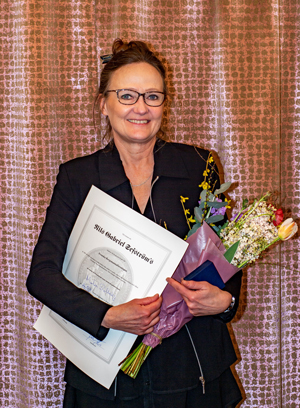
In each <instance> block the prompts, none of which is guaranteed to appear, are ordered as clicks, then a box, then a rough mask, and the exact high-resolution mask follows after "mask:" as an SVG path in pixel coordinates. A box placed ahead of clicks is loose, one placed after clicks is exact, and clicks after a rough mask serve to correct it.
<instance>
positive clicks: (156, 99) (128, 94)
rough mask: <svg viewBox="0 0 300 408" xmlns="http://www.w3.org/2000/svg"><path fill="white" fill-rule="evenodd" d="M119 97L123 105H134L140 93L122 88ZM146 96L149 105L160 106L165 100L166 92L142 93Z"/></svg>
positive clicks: (118, 93) (145, 99)
mask: <svg viewBox="0 0 300 408" xmlns="http://www.w3.org/2000/svg"><path fill="white" fill-rule="evenodd" d="M117 95H118V99H119V101H120V102H121V103H122V104H123V105H133V104H135V103H136V102H137V100H138V98H139V96H140V94H139V93H138V92H136V91H132V90H130V89H120V90H119V91H118V92H117ZM141 96H143V97H144V101H145V103H146V104H147V105H149V106H160V105H161V104H162V103H163V101H164V100H165V94H163V93H160V92H155V91H151V92H146V93H145V94H141Z"/></svg>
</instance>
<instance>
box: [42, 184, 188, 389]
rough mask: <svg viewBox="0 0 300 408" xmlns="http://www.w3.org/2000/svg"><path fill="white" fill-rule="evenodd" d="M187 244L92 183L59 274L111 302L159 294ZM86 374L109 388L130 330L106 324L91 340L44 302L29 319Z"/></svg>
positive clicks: (125, 350)
mask: <svg viewBox="0 0 300 408" xmlns="http://www.w3.org/2000/svg"><path fill="white" fill-rule="evenodd" d="M187 246H188V244H187V243H186V242H185V241H183V240H182V239H180V238H178V237H177V236H176V235H174V234H172V233H171V232H169V231H167V230H166V229H165V228H162V227H161V226H159V225H157V224H155V223H154V222H153V221H150V220H149V219H148V218H146V217H144V216H143V215H141V214H139V213H137V212H136V211H134V210H132V209H131V208H129V207H127V206H126V205H124V204H123V203H120V202H119V201H117V200H115V199H114V198H112V197H110V196H109V195H107V194H106V193H104V192H103V191H101V190H99V189H98V188H96V187H94V186H92V188H91V190H90V192H89V194H88V196H87V198H86V200H85V202H84V204H83V206H82V208H81V211H80V213H79V215H78V218H77V220H76V223H75V225H74V228H73V230H72V233H71V235H70V238H69V241H68V247H67V251H66V255H65V259H64V264H63V274H64V275H65V277H66V278H67V279H68V280H70V281H71V282H72V283H73V284H74V285H76V286H78V287H79V288H81V289H84V290H86V291H87V292H89V293H90V294H91V295H92V296H94V297H96V298H98V299H99V300H100V301H102V302H105V303H108V304H110V305H113V306H116V305H119V304H122V303H125V302H128V301H130V300H132V299H135V298H142V297H146V296H152V295H154V294H156V293H159V294H161V292H162V291H163V289H164V288H165V286H166V278H167V277H168V276H172V274H173V273H174V271H175V269H176V267H177V265H178V263H179V262H180V260H181V258H182V256H183V255H184V252H185V251H186V248H187ZM34 327H35V329H36V330H38V331H39V332H40V333H41V334H42V335H43V336H45V337H46V338H47V339H48V340H49V341H50V342H51V343H52V344H53V345H54V346H55V347H56V348H57V349H58V350H59V351H61V352H62V353H63V354H64V355H65V356H66V357H67V358H68V359H69V360H70V361H72V363H73V364H75V365H76V366H77V367H79V368H80V369H81V370H82V371H83V372H85V373H86V374H87V375H88V376H89V377H91V378H93V379H94V380H95V381H97V382H98V383H100V384H102V385H103V386H104V387H106V388H109V387H110V386H111V384H112V382H113V380H114V378H115V376H116V375H117V373H118V371H119V369H120V366H119V363H120V362H121V361H122V360H123V359H124V358H125V357H126V356H127V354H128V352H129V350H130V348H131V347H132V345H133V343H134V341H135V339H136V337H137V336H136V335H133V334H131V333H126V332H122V331H118V330H113V329H110V330H109V332H108V335H107V336H106V338H105V339H104V340H103V341H100V340H97V339H96V338H94V337H93V336H91V335H90V334H88V333H86V332H85V331H83V330H81V329H80V328H78V327H77V326H75V325H73V324H71V323H70V322H68V321H66V320H65V319H63V318H62V317H60V316H59V315H58V314H56V313H54V312H53V311H51V310H50V309H49V308H47V307H46V306H44V307H43V309H42V312H41V314H40V316H39V318H38V320H37V321H36V323H35V325H34Z"/></svg>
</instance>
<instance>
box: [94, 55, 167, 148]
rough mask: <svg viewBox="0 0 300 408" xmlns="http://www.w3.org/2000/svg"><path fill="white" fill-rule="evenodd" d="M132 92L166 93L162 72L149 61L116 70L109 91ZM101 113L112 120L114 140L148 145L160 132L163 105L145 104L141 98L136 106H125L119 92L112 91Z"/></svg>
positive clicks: (103, 101)
mask: <svg viewBox="0 0 300 408" xmlns="http://www.w3.org/2000/svg"><path fill="white" fill-rule="evenodd" d="M116 89H131V90H134V91H137V92H139V93H144V92H148V91H160V92H163V80H162V77H161V76H160V74H159V72H158V71H157V70H156V69H155V68H154V67H153V66H152V65H150V64H147V63H146V62H140V63H134V64H130V65H125V66H123V67H122V68H119V69H118V70H117V71H115V72H114V73H113V75H112V77H111V80H110V85H109V87H108V90H116ZM100 107H101V112H102V113H103V114H104V115H107V116H108V117H109V120H110V123H111V127H112V136H113V138H114V140H115V141H117V142H118V141H120V142H127V143H145V142H149V141H150V140H152V139H153V138H154V137H155V135H156V134H157V132H158V131H159V129H160V124H161V120H162V114H163V105H161V106H158V107H152V106H148V105H146V104H145V102H144V99H143V97H142V96H140V97H139V99H138V101H137V102H136V103H135V104H134V105H122V104H121V103H120V102H119V101H118V98H117V94H116V92H109V93H108V94H107V96H106V97H105V98H103V99H102V100H101V103H100Z"/></svg>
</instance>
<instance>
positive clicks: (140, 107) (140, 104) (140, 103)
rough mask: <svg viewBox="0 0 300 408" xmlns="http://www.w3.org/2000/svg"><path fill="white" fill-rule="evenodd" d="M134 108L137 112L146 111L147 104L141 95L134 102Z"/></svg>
mask: <svg viewBox="0 0 300 408" xmlns="http://www.w3.org/2000/svg"><path fill="white" fill-rule="evenodd" d="M134 110H135V112H138V113H146V112H148V105H147V104H146V103H145V101H144V97H143V95H139V97H138V100H137V101H136V103H135V104H134Z"/></svg>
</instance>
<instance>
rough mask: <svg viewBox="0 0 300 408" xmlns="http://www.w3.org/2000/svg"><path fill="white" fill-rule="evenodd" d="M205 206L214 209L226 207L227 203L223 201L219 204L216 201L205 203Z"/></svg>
mask: <svg viewBox="0 0 300 408" xmlns="http://www.w3.org/2000/svg"><path fill="white" fill-rule="evenodd" d="M206 204H207V205H208V207H214V208H222V207H226V205H228V203H226V202H225V201H223V202H221V203H219V202H218V201H207V203H206Z"/></svg>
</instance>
